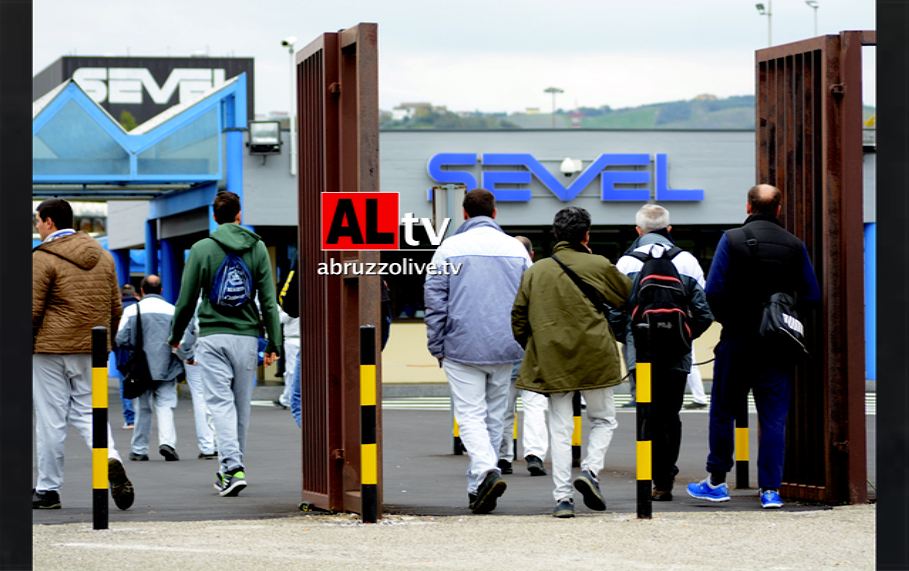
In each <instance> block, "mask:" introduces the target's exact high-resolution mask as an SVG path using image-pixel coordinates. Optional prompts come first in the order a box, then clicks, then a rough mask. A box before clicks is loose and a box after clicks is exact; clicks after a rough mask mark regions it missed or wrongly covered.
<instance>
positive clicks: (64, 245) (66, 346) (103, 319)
mask: <svg viewBox="0 0 909 571" xmlns="http://www.w3.org/2000/svg"><path fill="white" fill-rule="evenodd" d="M120 312H121V305H120V288H119V287H118V285H117V272H116V269H115V268H114V260H113V258H111V255H110V254H109V253H107V252H105V251H104V249H102V248H101V245H100V244H98V242H97V241H96V240H95V239H94V238H92V237H91V236H89V235H88V234H85V233H84V232H77V233H75V234H70V235H69V236H63V237H62V238H57V239H56V240H52V241H50V242H45V243H43V244H41V245H39V246H38V247H37V248H35V250H34V251H33V252H32V344H33V352H34V353H55V354H72V353H91V352H92V327H95V326H98V325H102V326H104V327H107V328H108V330H107V331H108V336H107V350H108V351H109V350H110V339H111V335H110V334H111V332H114V333H116V331H117V326H118V325H119V322H120Z"/></svg>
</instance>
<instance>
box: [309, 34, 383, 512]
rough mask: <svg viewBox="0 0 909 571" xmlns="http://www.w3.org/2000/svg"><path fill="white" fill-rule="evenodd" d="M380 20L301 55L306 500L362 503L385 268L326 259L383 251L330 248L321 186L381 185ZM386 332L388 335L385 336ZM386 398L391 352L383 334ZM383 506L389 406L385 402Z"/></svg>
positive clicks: (337, 506)
mask: <svg viewBox="0 0 909 571" xmlns="http://www.w3.org/2000/svg"><path fill="white" fill-rule="evenodd" d="M376 33H377V26H376V25H375V24H362V23H361V24H359V25H357V26H354V27H352V28H348V29H346V30H341V31H340V32H333V33H326V34H322V35H321V36H319V37H318V38H316V39H315V40H314V41H312V42H311V43H310V44H309V45H308V46H306V47H305V48H303V49H302V50H300V51H299V52H298V53H297V56H296V82H297V94H298V96H297V117H299V124H298V127H299V129H298V133H299V147H298V148H299V149H300V153H299V163H298V167H299V168H298V172H299V242H298V243H299V264H298V267H299V270H300V274H299V276H300V277H299V279H300V312H301V316H302V318H301V319H300V361H301V363H302V377H301V386H302V413H303V431H302V432H303V438H302V457H303V488H302V492H303V500H304V501H305V502H308V503H310V504H312V505H313V506H315V507H318V508H322V509H328V510H332V511H349V512H356V513H360V512H361V502H360V483H361V482H360V479H361V478H360V476H361V469H360V468H361V466H360V383H359V378H360V375H359V369H360V331H359V330H360V326H361V325H373V326H376V327H378V325H379V323H380V321H379V309H380V287H381V286H380V281H379V280H380V278H379V277H378V276H350V277H348V276H331V275H318V274H317V268H318V266H319V264H320V263H322V262H330V261H331V260H336V261H339V262H344V261H356V260H359V261H362V262H378V261H379V255H378V253H376V252H323V251H322V250H321V237H320V222H321V212H320V195H321V193H323V192H341V191H343V192H377V191H378V190H379V104H378V61H377V57H378V56H377V49H376V48H377V44H376ZM376 337H378V336H376ZM375 354H376V359H377V362H376V365H377V367H376V369H377V383H378V388H377V394H376V398H377V402H379V403H380V402H381V373H380V371H381V352H380V351H379V347H378V341H376V351H375ZM376 409H377V410H376V420H375V424H376V426H375V430H376V441H377V442H378V443H379V446H378V449H379V453H378V494H379V496H378V502H379V509H380V512H381V506H382V485H381V483H382V454H381V442H382V440H381V436H382V432H381V426H382V419H381V407H376Z"/></svg>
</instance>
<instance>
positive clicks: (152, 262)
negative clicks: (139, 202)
mask: <svg viewBox="0 0 909 571" xmlns="http://www.w3.org/2000/svg"><path fill="white" fill-rule="evenodd" d="M157 225H158V222H157V221H156V220H146V221H145V275H149V274H157V273H158V229H157Z"/></svg>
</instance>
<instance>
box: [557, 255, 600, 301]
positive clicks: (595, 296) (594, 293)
mask: <svg viewBox="0 0 909 571" xmlns="http://www.w3.org/2000/svg"><path fill="white" fill-rule="evenodd" d="M552 259H553V260H555V261H556V263H557V264H559V265H560V266H562V270H564V272H565V274H566V275H567V276H568V277H569V278H571V281H573V282H574V284H575V285H576V286H578V289H580V290H581V293H583V294H584V295H585V296H587V299H589V300H590V302H591V303H593V306H594V307H595V308H596V309H597V311H599V312H601V313H603V314H605V313H606V311H607V308H608V307H609V304H608V303H607V302H606V298H605V296H603V294H602V293H600V292H599V291H598V290H597V289H596V288H595V287H593V286H592V285H590V284H589V283H587V282H585V281H584V280H583V279H581V276H579V275H578V274H576V273H575V272H574V270H572V269H571V268H569V267H568V266H566V265H565V264H563V263H562V260H560V259H559V258H558V257H557V256H556V255H555V254H553V255H552Z"/></svg>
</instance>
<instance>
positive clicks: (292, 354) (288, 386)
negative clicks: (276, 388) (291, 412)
mask: <svg viewBox="0 0 909 571" xmlns="http://www.w3.org/2000/svg"><path fill="white" fill-rule="evenodd" d="M299 358H300V338H299V337H285V338H284V359H285V363H284V392H282V393H281V396H280V397H278V402H280V403H281V404H282V405H284V406H286V407H289V406H290V399H291V397H292V396H293V392H294V376H295V375H296V374H297V359H299Z"/></svg>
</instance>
